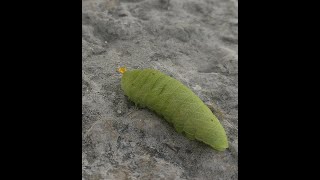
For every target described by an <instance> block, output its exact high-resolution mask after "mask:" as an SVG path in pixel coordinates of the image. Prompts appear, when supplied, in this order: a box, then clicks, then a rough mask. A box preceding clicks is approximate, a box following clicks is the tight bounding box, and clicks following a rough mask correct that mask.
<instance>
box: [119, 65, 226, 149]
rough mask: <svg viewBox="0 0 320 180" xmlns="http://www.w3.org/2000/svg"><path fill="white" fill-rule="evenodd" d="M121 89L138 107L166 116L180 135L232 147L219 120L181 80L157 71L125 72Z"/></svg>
mask: <svg viewBox="0 0 320 180" xmlns="http://www.w3.org/2000/svg"><path fill="white" fill-rule="evenodd" d="M121 88H122V90H123V91H124V93H125V95H126V96H128V98H129V99H130V100H131V101H133V102H134V103H135V104H136V105H139V106H141V107H147V108H149V109H150V110H152V111H155V112H156V113H157V114H159V115H160V116H163V117H164V119H166V121H168V122H169V123H170V124H172V125H173V126H174V128H175V129H176V131H177V132H178V133H182V134H184V135H185V136H186V137H187V138H189V139H191V140H194V139H196V140H198V141H202V142H204V143H206V144H208V145H209V146H211V147H212V148H214V149H216V150H218V151H224V150H225V149H226V148H228V141H227V136H226V133H225V130H224V129H223V127H222V125H221V124H220V122H219V120H218V119H217V118H216V116H215V115H214V114H213V113H212V112H211V110H210V109H209V108H208V107H207V106H206V105H205V104H204V103H203V102H202V100H201V99H200V98H199V97H198V96H197V95H196V94H195V93H193V92H192V91H191V90H190V89H189V88H187V87H186V86H185V85H183V84H182V83H181V82H179V81H178V80H176V79H174V78H171V77H170V76H168V75H166V74H164V73H161V72H160V71H157V70H154V69H144V70H131V71H125V72H124V73H123V76H122V79H121Z"/></svg>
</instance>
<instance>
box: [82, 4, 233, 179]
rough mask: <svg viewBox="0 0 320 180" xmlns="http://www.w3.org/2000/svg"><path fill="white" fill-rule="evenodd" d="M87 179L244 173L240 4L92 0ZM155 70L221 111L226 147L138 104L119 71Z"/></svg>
mask: <svg viewBox="0 0 320 180" xmlns="http://www.w3.org/2000/svg"><path fill="white" fill-rule="evenodd" d="M82 2H83V7H82V31H83V32H82V63H83V65H82V76H83V77H82V101H83V106H82V130H83V132H82V148H83V150H82V177H83V179H85V180H87V179H88V180H90V179H92V180H93V179H116V180H122V179H217V180H220V179H238V2H237V0H170V1H167V0H122V1H115V0H83V1H82ZM120 66H126V67H127V68H128V69H135V68H155V69H158V70H160V71H163V72H165V73H167V74H169V75H171V76H173V77H175V78H176V79H178V80H180V81H181V82H183V83H184V84H185V85H187V86H188V87H190V88H191V89H192V90H193V91H194V92H195V93H196V94H197V95H199V97H200V98H201V99H202V100H203V101H204V102H205V103H206V104H207V105H208V106H209V107H210V108H211V109H212V111H213V112H214V113H215V114H216V115H217V116H218V118H219V120H220V121H221V123H222V125H223V126H224V127H225V129H226V132H227V135H228V139H229V143H230V148H229V149H228V150H226V151H225V152H217V151H215V150H212V149H211V148H210V147H209V146H206V145H204V144H202V143H200V142H197V141H190V140H188V139H187V138H185V137H184V136H183V135H180V134H178V133H176V132H175V130H174V128H173V127H171V126H170V125H169V124H168V123H166V121H165V120H164V119H162V118H160V117H158V116H156V115H155V114H154V113H153V112H151V111H149V110H147V109H141V108H137V107H135V106H134V104H133V103H132V102H129V101H128V100H127V98H126V97H125V96H124V95H123V92H122V91H121V89H120V79H121V74H119V73H118V72H117V71H116V69H117V68H118V67H120Z"/></svg>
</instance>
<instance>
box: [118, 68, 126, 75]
mask: <svg viewBox="0 0 320 180" xmlns="http://www.w3.org/2000/svg"><path fill="white" fill-rule="evenodd" d="M117 71H118V72H119V73H121V74H123V73H125V72H126V71H127V68H126V67H125V66H123V67H119V68H118V69H117Z"/></svg>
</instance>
